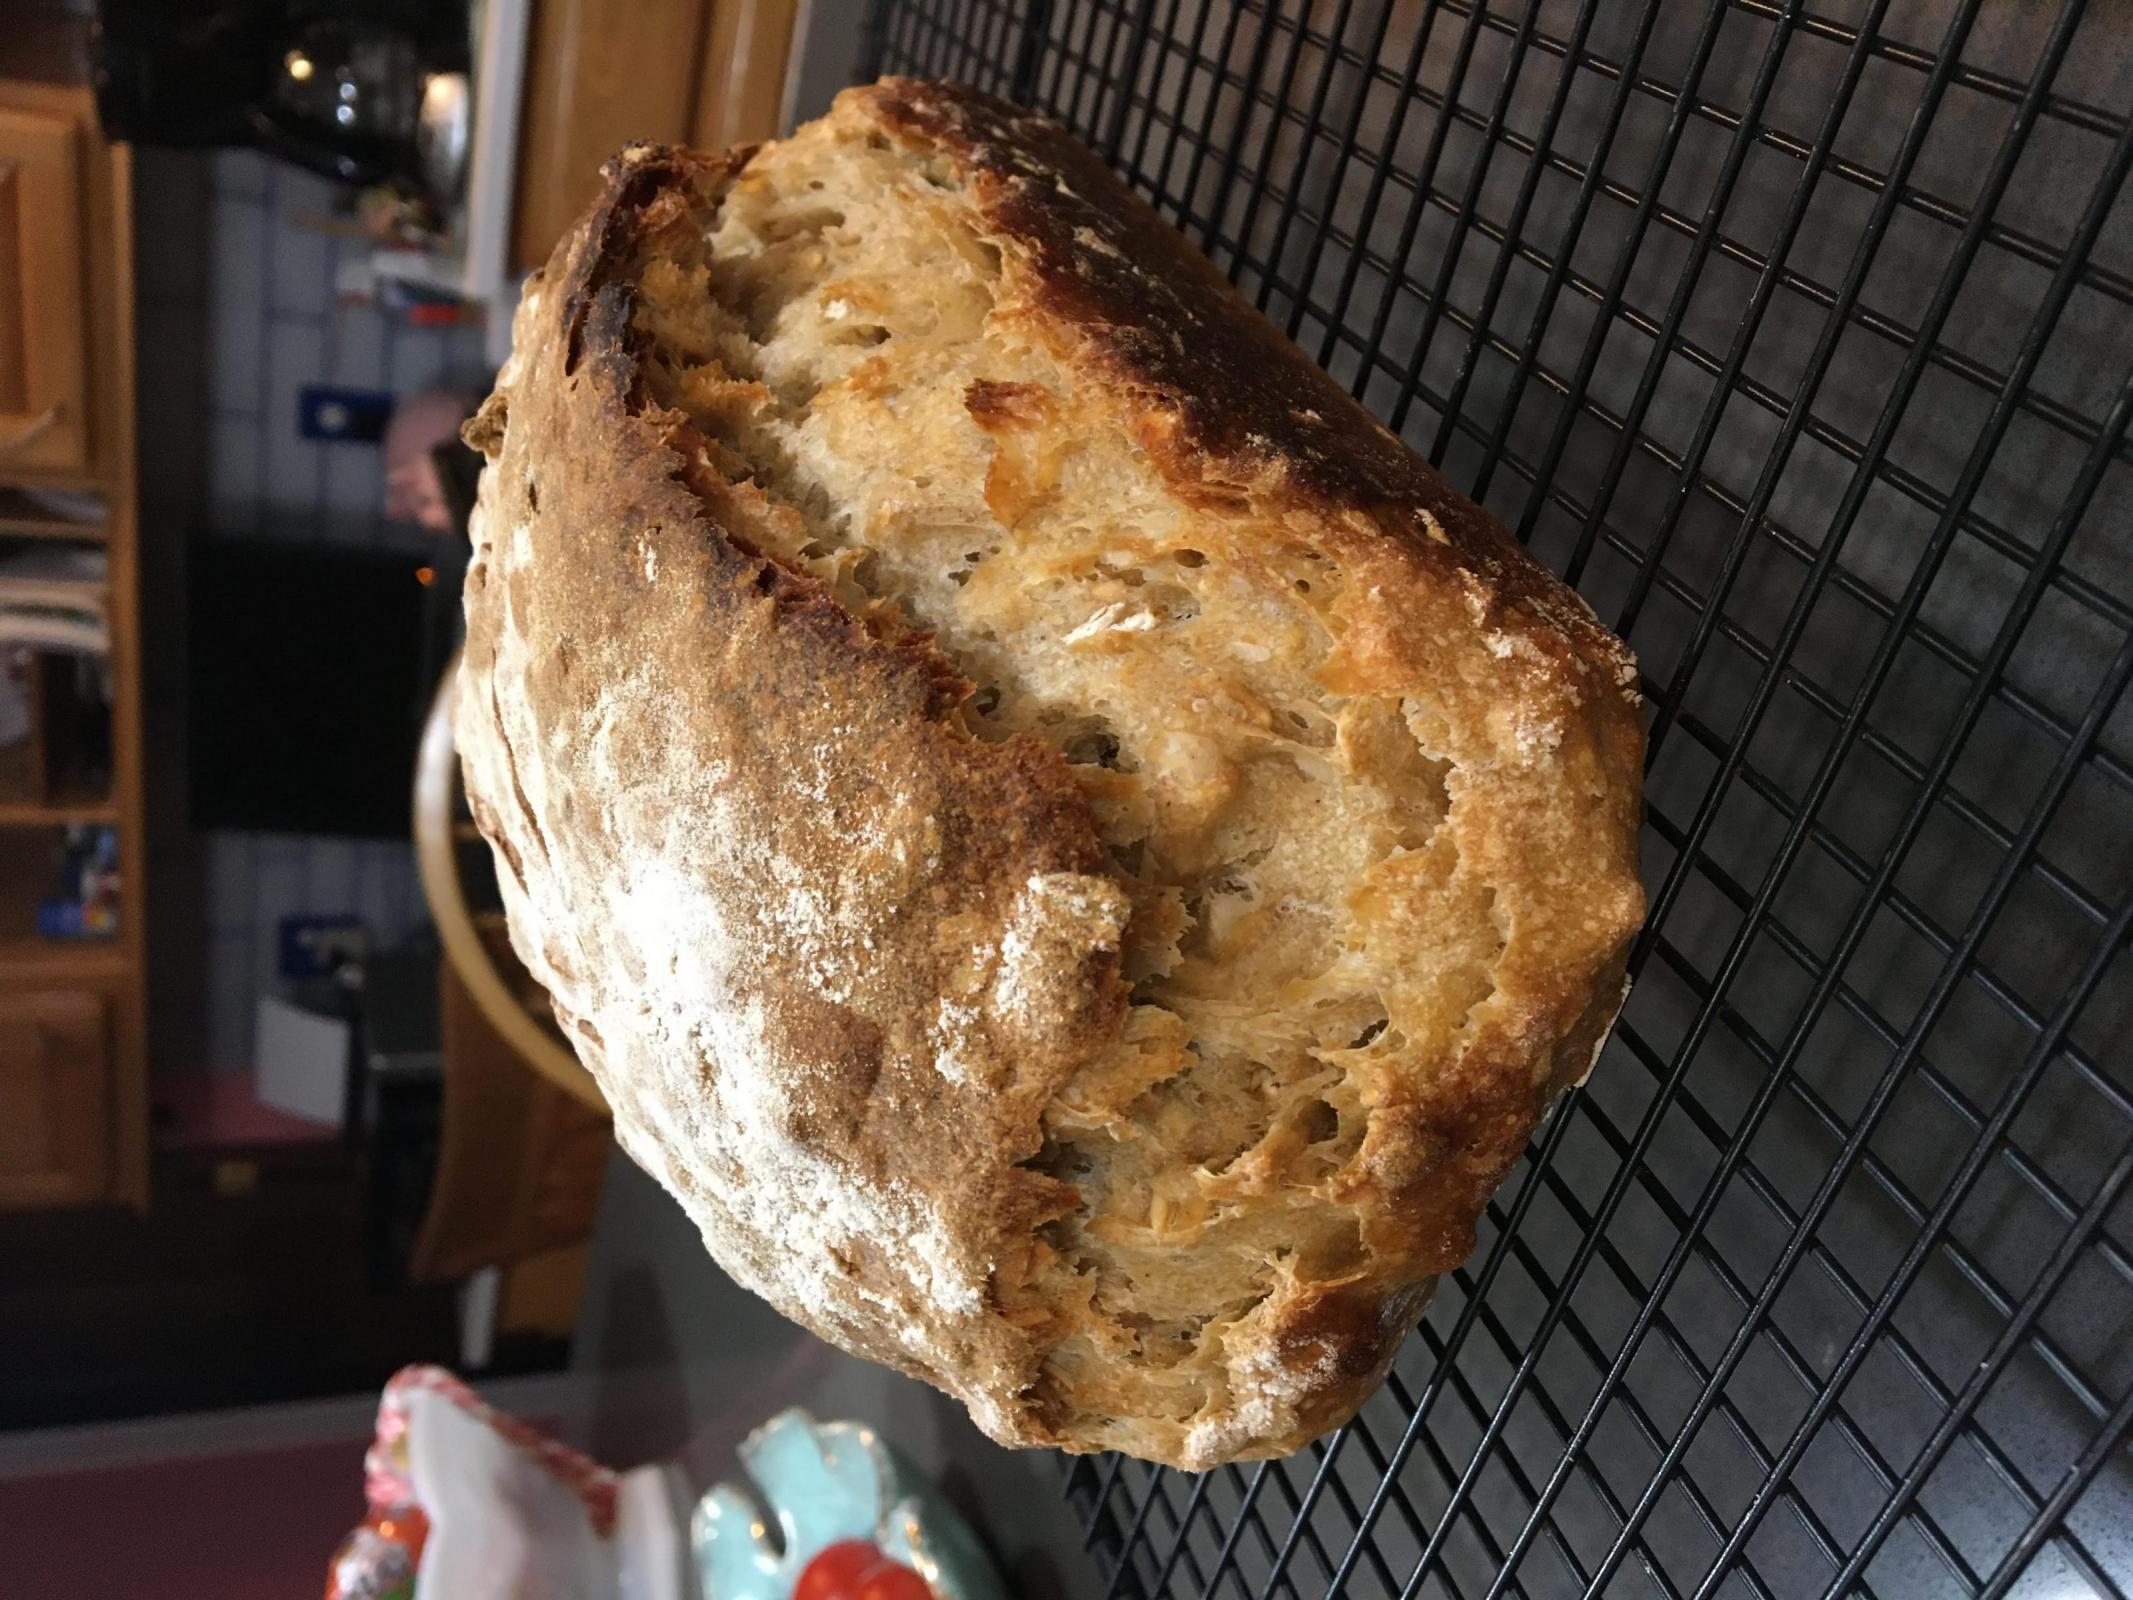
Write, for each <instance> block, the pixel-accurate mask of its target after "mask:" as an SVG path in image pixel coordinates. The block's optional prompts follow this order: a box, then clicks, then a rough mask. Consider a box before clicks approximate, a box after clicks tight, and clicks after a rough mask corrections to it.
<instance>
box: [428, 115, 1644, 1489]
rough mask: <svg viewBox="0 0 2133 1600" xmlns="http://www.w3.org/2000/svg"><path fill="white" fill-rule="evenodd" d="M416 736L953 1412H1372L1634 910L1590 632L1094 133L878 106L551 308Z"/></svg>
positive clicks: (484, 440)
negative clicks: (1187, 233)
mask: <svg viewBox="0 0 2133 1600" xmlns="http://www.w3.org/2000/svg"><path fill="white" fill-rule="evenodd" d="M514 334H515V342H514V350H515V353H514V356H513V358H512V361H511V363H510V364H509V365H508V366H507V368H506V370H505V372H504V374H503V375H502V376H501V377H500V379H499V383H498V389H497V395H496V397H495V398H493V399H492V401H491V403H490V405H489V406H488V407H485V408H484V412H483V415H482V416H481V417H479V418H477V419H476V422H475V423H474V424H473V425H471V426H470V430H469V437H470V439H472V440H475V441H476V442H478V443H480V444H481V445H482V447H483V448H484V449H485V450H487V451H488V452H489V453H490V455H491V457H492V466H491V470H490V471H489V472H488V473H487V474H485V477H484V484H483V491H482V507H481V512H480V517H479V528H478V532H477V551H476V562H475V566H474V569H473V571H472V572H471V573H470V577H469V582H468V615H469V642H468V652H467V669H466V670H467V674H468V676H467V683H468V684H470V685H481V686H482V688H481V690H480V692H475V693H462V694H461V696H460V697H459V705H460V714H459V731H460V736H461V742H462V749H463V751H464V752H465V760H466V767H467V777H468V789H469V793H470V797H472V798H473V800H474V801H475V809H476V815H477V817H478V818H479V819H480V820H481V822H482V826H483V828H484V831H485V832H487V833H488V834H489V835H490V837H491V839H492V841H493V842H494V843H495V845H496V847H497V849H498V851H499V852H500V854H503V855H505V856H507V857H509V858H511V859H512V860H513V861H514V862H515V863H516V867H515V871H516V872H517V873H520V874H523V876H512V877H510V878H509V879H508V880H507V883H506V891H507V909H508V911H509V912H510V916H511V925H512V929H513V936H514V939H515V941H516V942H517V944H518V945H519V947H520V950H521V954H522V955H525V956H526V957H527V959H528V964H529V966H530V967H531V968H532V970H533V971H534V972H535V974H536V976H538V977H540V978H541V979H542V980H543V981H544V982H545V983H547V984H548V985H549V987H550V988H551V990H552V991H553V992H554V994H555V996H556V999H557V1004H558V1010H559V1012H560V1013H562V1014H564V1015H566V1016H568V1017H569V1018H570V1019H572V1022H573V1024H574V1025H575V1030H574V1031H575V1035H576V1037H577V1038H578V1040H579V1046H580V1050H581V1053H582V1054H583V1055H584V1056H585V1058H586V1060H587V1064H588V1066H589V1067H590V1068H591V1069H592V1070H593V1071H594V1072H595V1074H596V1075H597V1076H598V1077H599V1079H600V1081H601V1083H602V1085H603V1087H604V1088H605V1089H606V1090H607V1092H608V1095H609V1098H610V1101H611V1102H612V1103H613V1104H614V1106H615V1110H616V1122H617V1132H618V1136H619V1137H620V1138H621V1139H622V1141H623V1143H624V1144H625V1147H626V1148H628V1149H630V1151H631V1152H632V1154H633V1155H635V1156H636V1157H637V1158H638V1159H639V1160H640V1162H642V1163H643V1164H645V1165H646V1166H647V1167H648V1168H649V1169H650V1170H652V1171H653V1172H654V1173H655V1175H657V1176H659V1177H660V1178H661V1180H662V1181H663V1182H665V1183H667V1185H668V1186H669V1187H670V1188H672V1189H673V1190H674V1191H675V1192H676V1193H677V1195H679V1196H680V1197H681V1199H682V1200H683V1202H684V1204H685V1205H687V1206H688V1207H689V1209H690V1211H691V1214H692V1215H693V1216H694V1217H695V1218H696V1220H697V1221H698V1223H699V1225H700V1226H701V1227H702V1228H703V1231H704V1234H705V1238H706V1242H707V1244H708V1245H709V1246H710V1248H711V1249H712V1251H713V1252H714V1254H716V1255H717V1256H718V1257H719V1259H720V1261H721V1262H722V1263H723V1264H725V1265H726V1266H727V1268H728V1270H729V1271H731V1272H733V1273H734V1275H735V1276H736V1277H738V1278H740V1279H741V1281H743V1282H744V1283H747V1284H748V1285H749V1286H750V1287H753V1288H755V1289H757V1290H758V1292H761V1293H763V1294H765V1295H766V1296H767V1297H769V1298H770V1299H772V1300H773V1301H774V1302H775V1303H776V1304H778V1305H779V1306H780V1308H781V1309H783V1310H785V1311H786V1312H787V1313H788V1314H789V1315H793V1316H795V1317H797V1318H798V1319H799V1320H801V1321H803V1322H805V1323H807V1325H809V1326H810V1327H813V1328H814V1329H815V1330H816V1331H818V1332H820V1333H822V1334H824V1335H825V1336H826V1337H829V1338H831V1339H832V1340H834V1341H835V1342H838V1343H840V1344H843V1345H845V1346H846V1347H847V1348H851V1349H855V1350H857V1351H859V1352H861V1353H863V1354H867V1355H870V1356H873V1357H875V1358H876V1359H881V1360H886V1361H889V1362H891V1363H892V1364H895V1365H898V1366H900V1367H901V1368H903V1369H904V1370H906V1371H910V1372H913V1373H916V1374H917V1375H920V1376H923V1377H926V1378H928V1379H930V1380H931V1381H933V1382H936V1383H939V1384H941V1385H942V1386H943V1387H946V1388H948V1389H949V1390H951V1392H954V1393H956V1394H957V1395H958V1396H960V1397H961V1398H962V1399H963V1400H964V1401H965V1402H966V1403H967V1404H969V1405H970V1407H971V1409H972V1411H973V1414H974V1415H975V1416H976V1417H977V1419H978V1421H979V1422H980V1424H981V1425H982V1426H984V1427H985V1428H986V1429H987V1430H988V1431H989V1432H991V1433H992V1434H993V1435H994V1436H995V1437H997V1438H1000V1439H1002V1440H1003V1441H1005V1442H1010V1443H1052V1444H1059V1445H1063V1446H1065V1447H1067V1448H1070V1449H1097V1448H1113V1447H1115V1448H1120V1449H1124V1450H1127V1451H1130V1452H1132V1453H1135V1454H1138V1455H1142V1456H1145V1457H1148V1458H1150V1459H1156V1460H1163V1461H1169V1462H1173V1463H1176V1464H1179V1465H1185V1466H1191V1467H1205V1466H1208V1465H1212V1464H1214V1463H1215V1462H1218V1461H1221V1460H1225V1459H1235V1458H1238V1457H1249V1456H1260V1455H1268V1454H1275V1453H1281V1452H1284V1451H1286V1450H1289V1449H1293V1448H1295V1447H1296V1446H1297V1445H1299V1444H1301V1443H1302V1442H1303V1441H1304V1440H1305V1439H1307V1438H1309V1437H1310V1436H1312V1435H1313V1434H1315V1433H1317V1432H1320V1431H1322V1430H1324V1429H1325V1428H1328V1427H1331V1426H1333V1425H1335V1424H1337V1423H1338V1422H1340V1421H1341V1420H1343V1419H1344V1418H1345V1417H1346V1416H1348V1415H1350V1414H1352V1412H1353V1411H1354V1409H1355V1408H1356V1407H1357V1406H1358V1405H1359V1404H1360V1403H1361V1401H1362V1399H1363V1398H1364V1397H1365V1396H1366V1395H1367V1394H1368V1392H1369V1391H1370V1389H1371V1388H1372V1387H1373V1386H1374V1385H1375V1383H1376V1382H1377V1381H1378V1379H1379V1378H1380V1377H1381V1376H1382V1373H1383V1371H1384V1369H1385V1367H1386V1366H1387V1365H1388V1364H1389V1362H1390V1360H1391V1357H1392V1355H1393V1353H1394V1352H1395V1350H1396V1349H1397V1346H1398V1343H1399V1341H1400V1339H1401V1337H1402V1336H1403V1335H1404V1333H1405V1331H1406V1329H1407V1328H1408V1327H1409V1326H1411V1324H1412V1321H1413V1319H1414V1317H1415V1316H1416V1315H1417V1314H1418V1312H1419V1309H1420V1306H1421V1304H1422V1303H1423V1301H1424V1300H1425V1299H1426V1296H1427V1293H1428V1288H1429V1282H1430V1279H1431V1277H1432V1276H1433V1275H1434V1274H1436V1273H1438V1272H1441V1271H1443V1270H1445V1269H1447V1268H1448V1267H1450V1266H1452V1265H1454V1264H1456V1262H1457V1261H1458V1260H1459V1259H1461V1258H1462V1257H1463V1256H1464V1255H1465V1253H1466V1252H1467V1250H1468V1249H1469V1248H1470V1247H1471V1242H1472V1230H1473V1224H1474V1219H1475V1217H1476V1215H1477V1214H1478V1212H1479V1210H1480V1208H1481V1206H1482V1205H1483V1204H1484V1203H1485V1202H1486V1199H1487V1196H1488V1194H1489V1192H1490V1191H1491V1190H1492V1189H1493V1187H1494V1185H1495V1184H1496V1182H1497V1181H1498V1180H1499V1179H1500V1177H1501V1176H1502V1174H1503V1172H1504V1171H1505V1170H1506V1169H1507V1168H1508V1166H1509V1164H1510V1163H1511V1161H1513V1160H1514V1159H1515V1158H1516V1155H1517V1152H1518V1150H1519V1148H1520V1147H1521V1146H1522V1144H1523V1141H1524V1139H1525V1137H1526V1136H1527V1134H1528V1133H1529V1132H1530V1130H1531V1128H1532V1127H1533V1125H1534V1123H1535V1122H1536V1121H1537V1119H1538V1117H1539V1115H1540V1114H1541V1112H1542V1110H1543V1109H1544V1108H1545V1106H1546V1104H1547V1103H1548V1101H1549V1099H1550V1098H1552V1096H1553V1095H1554V1094H1555V1093H1556V1092H1557V1091H1558V1090H1559V1089H1560V1088H1561V1087H1562V1086H1563V1085H1564V1084H1565V1083H1567V1082H1569V1081H1571V1080H1572V1079H1574V1078H1576V1077H1578V1076H1580V1075H1581V1074H1582V1072H1583V1071H1584V1070H1585V1068H1586V1067H1587V1066H1588V1065H1589V1063H1590V1061H1591V1059H1592V1056H1593V1054H1594V1052H1595V1051H1596V1049H1597V1046H1598V1043H1599V1041H1600V1039H1601V1037H1602V1036H1603V1035H1604V1033H1605V1030H1606V1027H1607V1025H1608V1023H1609V1022H1610V1021H1611V1019H1612V1015H1613V1012H1614V1009H1615V1007H1616V1006H1617V1004H1618V1003H1619V999H1620V981H1621V960H1622V952H1623V949H1624V946H1625V945H1626V942H1627V940H1628V937H1629V935H1630V934H1631V932H1633V930H1634V928H1635V926H1636V924H1637V922H1638V920H1639V918H1640V917H1641V912H1642V902H1641V896H1640V894H1639V892H1638V889H1637V884H1636V873H1635V829H1636V822H1637V812H1638V803H1637V789H1638V774H1639V771H1640V765H1641V731H1640V724H1639V719H1638V717H1637V712H1636V703H1635V697H1634V693H1633V690H1632V687H1631V686H1632V684H1633V681H1634V673H1633V668H1632V666H1631V664H1630V662H1629V660H1628V657H1627V655H1626V653H1625V652H1623V651H1622V649H1621V647H1620V646H1619V644H1617V643H1616V642H1615V641H1614V640H1613V639H1612V638H1611V637H1610V636H1609V635H1607V634H1606V632H1605V631H1604V630H1603V629H1601V628H1600V627H1599V625H1598V623H1597V622H1596V621H1594V620H1593V619H1592V617H1591V614H1590V613H1589V611H1586V610H1585V609H1584V608H1583V606H1582V605H1581V603H1579V602H1578V601H1577V600H1576V599H1575V597H1574V596H1571V595H1570V594H1569V593H1568V591H1567V590H1564V589H1562V588H1561V586H1560V585H1558V584H1556V583H1555V582H1554V580H1553V579H1551V578H1549V577H1548V576H1547V575H1546V574H1545V573H1544V572H1543V571H1542V570H1541V569H1540V568H1538V567H1537V566H1536V565H1534V564H1533V563H1532V562H1531V561H1530V560H1529V559H1528V558H1527V557H1526V556H1525V555H1524V553H1523V552H1522V551H1520V550H1518V549H1517V547H1516V546H1515V545H1513V544H1512V543H1511V542H1510V541H1509V539H1508V538H1507V537H1506V536H1505V535H1504V534H1503V532H1502V530H1501V529H1500V528H1498V527H1497V526H1496V525H1495V524H1494V523H1493V522H1492V521H1490V520H1489V519H1488V518H1487V517H1486V516H1485V515H1484V514H1483V513H1481V512H1479V511H1478V510H1477V509H1475V508H1474V507H1473V506H1471V505H1470V504H1469V503H1467V502H1466V501H1464V500H1463V499H1461V498H1460V497H1459V496H1458V495H1456V493H1454V492H1453V491H1452V490H1450V489H1449V488H1448V487H1446V486H1445V485H1444V484H1443V483H1442V481H1441V480H1439V479H1438V478H1437V477H1436V475H1435V474H1434V473H1433V472H1432V471H1431V470H1430V469H1429V468H1428V467H1427V466H1426V465H1425V464H1423V463H1422V462H1420V461H1419V459H1417V458H1416V457H1414V456H1413V455H1412V454H1411V453H1410V452H1408V451H1407V450H1406V448H1405V446H1403V445H1401V444H1399V442H1398V441H1397V440H1395V439H1393V438H1392V437H1391V436H1390V435H1389V434H1386V433H1385V432H1384V430H1383V429H1382V428H1380V427H1378V425H1377V424H1376V423H1375V422H1374V421H1372V420H1371V419H1369V418H1368V416H1367V413H1364V412H1363V411H1362V410H1361V408H1360V407H1358V406H1356V405H1355V404H1354V402H1353V401H1352V400H1350V399H1349V398H1348V397H1347V396H1346V395H1344V394H1343V393H1342V392H1341V391H1340V390H1339V389H1338V388H1337V387H1336V386H1334V385H1333V384H1332V383H1331V382H1330V380H1328V379H1327V378H1326V377H1325V376H1324V375H1323V374H1322V373H1320V372H1318V371H1317V369H1316V368H1314V367H1312V366H1311V365H1310V364H1309V363H1308V362H1307V361H1305V360H1304V358H1303V357H1302V356H1301V355H1300V354H1299V353H1298V352H1296V351H1295V350H1294V348H1293V347H1292V346H1289V345H1288V344H1287V343H1286V341H1284V340H1282V339H1281V338H1280V336H1279V335H1278V334H1276V333H1274V332H1273V330H1272V329H1271V328H1269V327H1268V326H1266V325H1265V324H1264V322H1263V320H1261V319H1259V318H1258V317H1257V315H1256V313H1253V312H1251V311H1250V310H1248V309H1247V308H1245V307H1244V306H1243V305H1242V303H1241V302H1240V301H1238V300H1237V299H1236V298H1235V296H1234V294H1233V292H1232V291H1231V290H1229V288H1228V287H1227V285H1226V284H1224V283H1223V281H1222V280H1221V279H1220V277H1219V275H1218V274H1216V273H1215V272H1214V269H1213V268H1212V267H1211V266H1209V265H1208V264H1207V263H1205V262H1204V260H1202V259H1201V258H1199V257H1197V256H1196V255H1195V254H1194V253H1193V252H1192V251H1191V250H1190V249H1189V248H1188V247H1187V246H1185V245H1184V243H1183V241H1182V240H1181V239H1179V238H1178V237H1177V236H1176V235H1175V234H1174V233H1172V232H1171V231H1170V230H1169V229H1168V228H1167V227H1165V226H1164V225H1163V224H1162V223H1161V222H1160V221H1159V220H1157V219H1156V218H1155V216H1154V214H1153V213H1152V212H1149V211H1148V210H1147V209H1146V208H1145V207H1144V206H1142V205H1141V204H1140V203H1139V202H1138V201H1137V200H1134V199H1133V198H1132V197H1130V196H1129V195H1128V194H1127V193H1126V192H1125V190H1124V189H1123V187H1122V186H1121V185H1119V184H1118V182H1117V180H1116V179H1115V178H1113V177H1111V176H1110V175H1109V174H1108V173H1107V172H1106V171H1105V170H1104V169H1103V168H1102V166H1101V164H1100V163H1098V162H1097V161H1096V160H1095V158H1094V157H1093V156H1090V155H1089V154H1088V153H1087V152H1085V151H1083V150H1081V148H1080V147H1079V146H1078V145H1076V144H1074V143H1073V141H1072V140H1071V139H1068V138H1067V137H1066V136H1065V135H1063V134H1061V133H1059V132H1058V131H1057V130H1056V129H1053V128H1051V127H1050V126H1049V125H1048V124H1045V123H1043V122H1041V121H1039V120H1037V119H1034V118H1030V117H1027V116H1024V115H1023V114H1021V113H1019V112H1017V111H1015V110H1013V109H1012V108H1010V107H1006V106H1003V105H1000V104H998V103H996V102H992V101H989V100H987V99H985V98H984V97H981V96H977V95H974V94H971V93H969V92H967V91H961V90H952V89H945V88H940V87H937V86H930V85H921V84H913V83H909V82H903V81H897V80H891V81H889V82H885V83H884V84H881V85H877V86H875V87H874V88H871V89H867V90H855V91H850V92H848V93H847V94H846V95H844V96H842V97H840V99H839V102H838V105H837V108H836V109H835V111H834V112H833V113H832V114H831V116H829V117H828V118H825V119H824V120H823V121H822V122H820V123H817V124H813V125H810V126H809V127H808V128H805V129H803V130H801V131H800V133H798V134H797V135H795V136H794V137H793V138H792V139H791V140H788V141H785V142H783V143H781V144H778V145H772V146H767V147H764V148H763V149H762V150H760V151H755V152H747V151H743V152H735V153H732V154H730V155H728V156H725V157H718V158H707V157H700V156H695V155H692V154H690V153H687V152H680V151H670V150H664V149H637V150H633V151H630V152H626V153H625V155H624V156H622V157H621V158H618V160H617V162H616V163H614V164H612V165H611V167H610V169H609V173H608V189H607V193H606V195H605V197H604V198H603V201H602V203H601V205H600V207H599V208H597V209H596V211H595V212H594V213H593V215H592V216H591V217H590V218H589V219H588V220H587V222H586V223H585V224H584V225H583V226H582V227H581V228H580V230H579V231H578V232H577V234H575V235H574V236H573V238H572V239H571V240H570V241H567V242H566V244H565V245H564V246H563V247H562V248H561V249H560V250H559V252H558V255H557V258H556V260H555V261H554V262H552V263H551V264H550V267H549V268H548V270H547V272H546V273H545V274H544V275H542V276H541V277H540V278H538V279H537V280H536V281H535V282H534V283H533V284H532V285H531V286H530V287H529V290H528V293H527V296H526V299H525V301H524V303H523V304H522V306H521V309H520V312H519V317H518V320H517V322H516V324H515V328H514Z"/></svg>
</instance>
